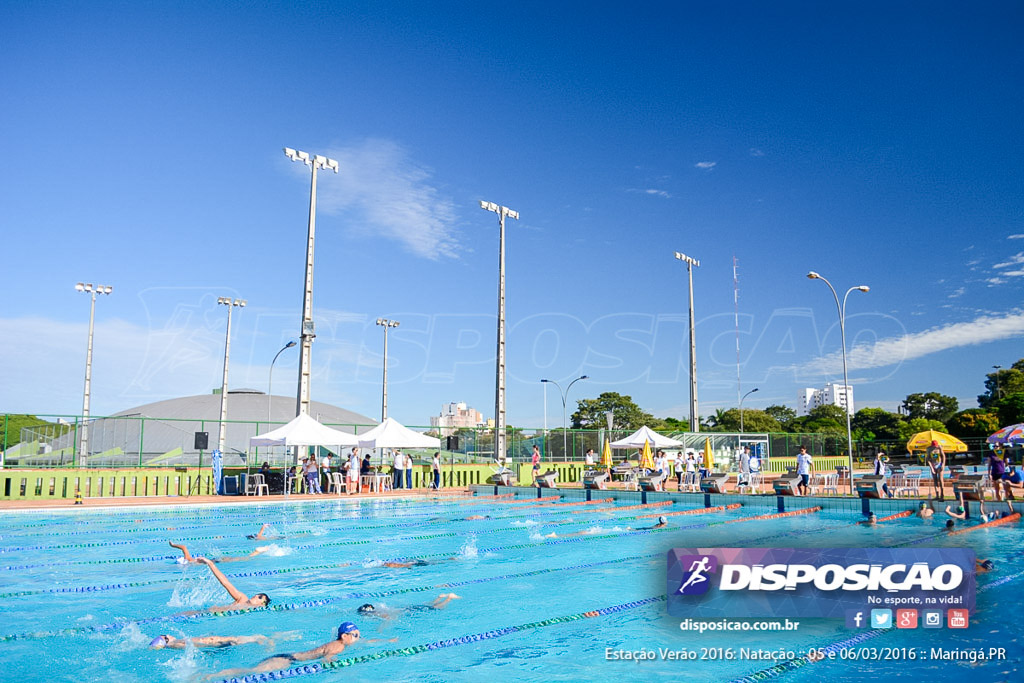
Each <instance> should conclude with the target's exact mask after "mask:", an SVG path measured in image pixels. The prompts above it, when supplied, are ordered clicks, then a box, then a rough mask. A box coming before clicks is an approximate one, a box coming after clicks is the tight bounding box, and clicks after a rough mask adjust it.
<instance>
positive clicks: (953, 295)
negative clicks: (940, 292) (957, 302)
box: [948, 287, 967, 299]
mask: <svg viewBox="0 0 1024 683" xmlns="http://www.w3.org/2000/svg"><path fill="white" fill-rule="evenodd" d="M966 291H967V289H966V288H964V287H957V288H956V289H954V290H953V291H952V292H950V293H949V297H948V298H950V299H956V298H958V297H961V296H963V295H964V292H966Z"/></svg>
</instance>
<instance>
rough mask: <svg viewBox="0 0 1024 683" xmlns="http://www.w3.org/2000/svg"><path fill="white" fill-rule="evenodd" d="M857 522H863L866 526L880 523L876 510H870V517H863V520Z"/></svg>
mask: <svg viewBox="0 0 1024 683" xmlns="http://www.w3.org/2000/svg"><path fill="white" fill-rule="evenodd" d="M857 524H863V525H864V526H875V525H876V524H878V517H877V516H876V515H875V513H874V512H869V513H868V518H867V519H862V520H861V521H859V522H857Z"/></svg>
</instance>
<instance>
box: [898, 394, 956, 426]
mask: <svg viewBox="0 0 1024 683" xmlns="http://www.w3.org/2000/svg"><path fill="white" fill-rule="evenodd" d="M958 410H960V404H959V402H958V401H957V400H956V399H955V398H953V397H952V396H946V395H944V394H940V393H939V392H937V391H929V392H928V393H926V394H910V395H908V396H907V398H906V399H905V400H904V401H903V411H904V412H905V413H906V414H907V417H909V418H910V419H911V420H913V419H914V418H917V417H923V418H924V419H926V420H938V421H939V422H945V421H946V420H948V419H949V418H951V417H953V415H954V414H956V411H958Z"/></svg>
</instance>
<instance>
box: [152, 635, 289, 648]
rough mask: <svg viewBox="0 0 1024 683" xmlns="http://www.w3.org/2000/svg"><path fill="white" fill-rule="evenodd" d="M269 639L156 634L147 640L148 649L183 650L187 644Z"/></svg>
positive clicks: (212, 645) (224, 644)
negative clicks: (182, 636)
mask: <svg viewBox="0 0 1024 683" xmlns="http://www.w3.org/2000/svg"><path fill="white" fill-rule="evenodd" d="M270 642H271V640H270V639H269V638H267V637H266V636H202V637H199V638H175V637H174V636H169V635H162V636H157V637H156V638H154V639H153V640H151V641H149V649H150V650H162V649H164V648H165V647H169V648H171V649H174V650H184V649H185V648H186V647H187V646H188V645H192V647H200V648H202V647H210V648H218V647H231V646H233V645H247V644H249V643H260V644H262V645H266V644H268V643H270Z"/></svg>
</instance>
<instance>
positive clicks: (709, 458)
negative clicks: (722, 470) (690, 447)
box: [704, 437, 715, 470]
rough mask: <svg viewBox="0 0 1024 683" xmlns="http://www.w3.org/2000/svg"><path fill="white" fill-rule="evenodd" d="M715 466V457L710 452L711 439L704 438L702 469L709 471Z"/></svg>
mask: <svg viewBox="0 0 1024 683" xmlns="http://www.w3.org/2000/svg"><path fill="white" fill-rule="evenodd" d="M714 466H715V456H714V454H713V453H712V452H711V439H710V438H709V437H705V438H704V468H705V469H708V470H710V469H711V468H712V467H714Z"/></svg>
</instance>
